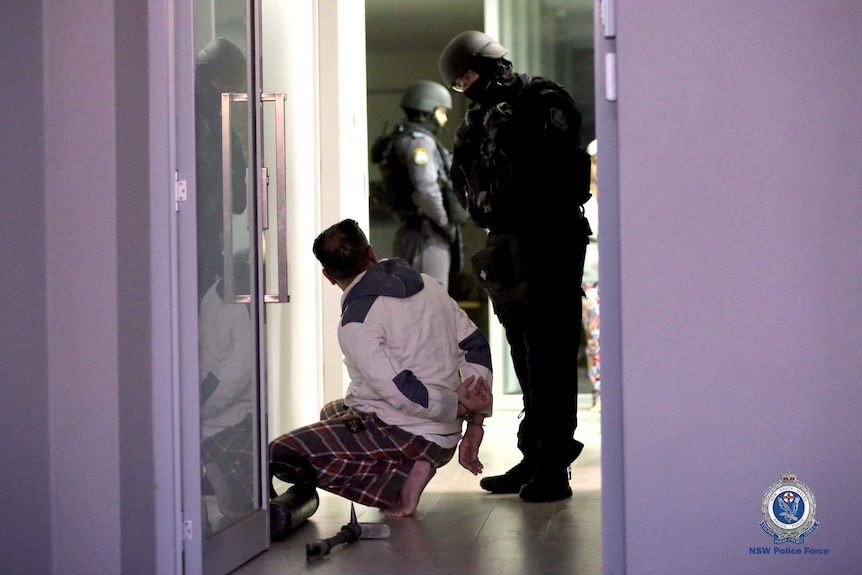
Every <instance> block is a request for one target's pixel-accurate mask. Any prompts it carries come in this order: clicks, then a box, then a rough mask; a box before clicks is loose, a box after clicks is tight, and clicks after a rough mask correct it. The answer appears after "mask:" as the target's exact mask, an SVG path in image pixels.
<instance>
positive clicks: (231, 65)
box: [196, 38, 246, 91]
mask: <svg viewBox="0 0 862 575" xmlns="http://www.w3.org/2000/svg"><path fill="white" fill-rule="evenodd" d="M196 66H197V71H198V74H199V77H200V78H202V79H204V80H207V81H209V80H210V79H212V78H215V77H216V76H218V77H221V78H223V79H224V80H226V81H227V82H229V83H230V85H231V87H232V88H233V89H234V90H236V91H242V90H244V89H245V85H246V78H245V72H246V65H245V55H243V53H242V50H240V49H239V47H238V46H237V45H236V44H234V43H233V42H231V41H230V40H228V39H227V38H216V39H215V40H213V41H212V42H210V43H209V44H207V45H206V46H204V48H203V50H201V51H200V52H198V57H197V60H196Z"/></svg>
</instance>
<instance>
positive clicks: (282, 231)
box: [260, 92, 290, 303]
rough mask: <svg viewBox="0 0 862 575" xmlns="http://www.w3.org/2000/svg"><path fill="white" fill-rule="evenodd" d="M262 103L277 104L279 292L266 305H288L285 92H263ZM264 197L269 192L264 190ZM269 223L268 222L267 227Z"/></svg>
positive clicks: (276, 174)
mask: <svg viewBox="0 0 862 575" xmlns="http://www.w3.org/2000/svg"><path fill="white" fill-rule="evenodd" d="M260 101H261V103H264V102H275V201H276V203H275V208H276V219H277V222H276V226H277V230H276V231H277V237H278V245H277V246H276V258H277V260H278V292H277V293H274V294H269V293H266V294H264V296H263V301H264V303H286V302H289V301H290V295H288V293H287V173H286V168H285V146H284V92H262V93H261V95H260ZM262 193H263V194H264V196H266V194H267V190H266V189H263V190H262ZM268 225H269V222H268V220H267V227H268Z"/></svg>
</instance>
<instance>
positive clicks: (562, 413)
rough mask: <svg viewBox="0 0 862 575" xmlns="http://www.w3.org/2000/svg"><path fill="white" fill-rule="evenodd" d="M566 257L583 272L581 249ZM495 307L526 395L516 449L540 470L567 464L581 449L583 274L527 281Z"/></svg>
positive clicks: (577, 270) (516, 373) (577, 273)
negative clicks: (518, 296) (522, 291)
mask: <svg viewBox="0 0 862 575" xmlns="http://www.w3.org/2000/svg"><path fill="white" fill-rule="evenodd" d="M583 249H584V250H585V249H586V245H584V248H583ZM567 256H570V259H568V261H567V263H566V267H567V268H569V269H570V270H571V269H574V270H575V275H577V276H580V275H581V273H582V272H583V261H584V260H583V258H584V253H583V251H582V252H581V253H580V254H578V253H573V254H567ZM579 258H580V263H579V262H578V259H579ZM550 272H551V270H548V273H550ZM495 311H496V313H497V316H498V317H499V319H500V322H501V323H502V324H503V327H504V328H505V331H506V339H507V340H508V342H509V346H510V348H511V355H512V361H513V365H514V369H515V375H516V376H517V377H518V382H519V384H520V386H521V391H522V393H523V399H524V414H523V419H522V420H521V424H520V426H519V428H518V449H519V450H520V451H521V452H522V453H523V454H524V459H525V460H526V461H527V462H529V463H531V464H532V465H535V466H536V467H537V468H538V469H549V470H554V469H557V468H564V467H566V466H568V465H569V464H570V463H571V462H572V461H574V459H575V458H576V457H577V455H578V454H579V453H580V449H581V444H580V442H578V441H576V440H575V439H574V437H573V436H574V432H575V429H576V428H577V425H578V420H577V408H578V374H577V359H576V358H577V356H578V349H579V347H580V340H581V290H580V277H578V278H577V283H575V281H566V282H565V283H564V282H563V281H562V278H560V277H559V276H557V277H555V278H553V279H552V280H551V281H542V282H541V285H540V284H539V283H538V282H529V283H528V287H527V292H526V297H525V298H524V299H522V300H519V301H512V302H507V303H504V304H495Z"/></svg>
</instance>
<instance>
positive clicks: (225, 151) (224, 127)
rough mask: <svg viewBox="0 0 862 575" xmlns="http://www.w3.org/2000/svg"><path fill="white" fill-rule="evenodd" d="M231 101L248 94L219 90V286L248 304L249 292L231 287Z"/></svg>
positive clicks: (230, 296)
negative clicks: (220, 222) (220, 235)
mask: <svg viewBox="0 0 862 575" xmlns="http://www.w3.org/2000/svg"><path fill="white" fill-rule="evenodd" d="M231 102H248V94H238V93H234V92H222V94H221V180H222V184H221V185H222V234H223V235H222V260H223V262H224V264H223V266H224V277H223V278H222V287H223V289H224V300H225V301H232V302H235V303H248V302H250V301H251V294H237V293H236V291H235V289H234V279H235V278H234V266H233V189H232V188H233V186H232V183H233V174H232V172H233V164H232V158H231V152H232V150H231V128H230V105H231ZM244 181H245V182H246V208H245V209H246V213H247V214H249V217H251V213H252V210H251V209H250V201H251V196H250V195H249V194H248V169H246V177H245V179H244Z"/></svg>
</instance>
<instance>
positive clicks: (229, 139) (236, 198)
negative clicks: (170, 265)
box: [195, 37, 259, 534]
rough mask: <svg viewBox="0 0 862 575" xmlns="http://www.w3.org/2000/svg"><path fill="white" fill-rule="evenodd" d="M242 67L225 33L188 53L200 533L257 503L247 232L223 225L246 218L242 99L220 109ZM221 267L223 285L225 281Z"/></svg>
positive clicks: (240, 89) (239, 84)
mask: <svg viewBox="0 0 862 575" xmlns="http://www.w3.org/2000/svg"><path fill="white" fill-rule="evenodd" d="M246 72H247V65H246V56H245V54H244V53H243V51H242V50H241V49H240V48H239V46H238V45H237V43H234V42H232V41H230V40H228V39H226V38H222V37H219V38H215V39H213V40H212V41H210V42H208V43H207V44H206V45H205V46H204V48H203V49H202V50H201V51H200V52H199V53H198V55H197V60H196V67H195V142H196V206H197V244H198V263H197V267H198V295H199V310H198V322H199V326H198V327H199V333H198V337H199V367H200V372H199V380H200V402H201V403H200V414H201V421H200V430H201V473H202V475H201V485H202V493H201V496H202V498H203V506H202V507H203V522H204V531H205V533H206V534H213V533H216V532H218V531H219V530H221V529H224V528H225V527H226V526H228V525H230V524H232V523H234V522H236V521H238V520H239V519H241V518H243V517H244V516H246V515H247V514H249V513H250V512H252V511H254V510H255V509H256V507H257V502H258V500H259V497H258V496H257V492H258V491H259V488H258V487H257V483H258V482H257V479H256V478H257V477H259V475H258V473H257V468H258V464H257V460H256V453H257V444H258V442H257V441H256V438H257V429H258V418H257V416H256V414H257V387H256V385H255V381H256V376H255V374H256V343H255V342H256V336H255V332H256V327H255V325H256V323H255V319H254V318H255V315H254V307H253V304H252V303H248V302H249V301H250V299H251V298H250V297H249V296H250V294H251V283H250V271H249V270H250V265H249V253H250V252H249V241H248V233H249V231H250V230H249V226H248V225H238V226H234V225H233V220H234V217H236V216H239V217H238V219H239V220H240V221H243V222H245V221H246V218H244V217H243V216H241V215H242V214H246V211H247V197H248V191H247V177H246V174H247V160H246V158H247V150H248V146H247V141H248V134H247V130H245V129H244V124H245V123H246V119H247V117H248V107H247V106H248V103H247V101H244V100H242V99H241V100H239V101H237V102H231V103H230V108H229V109H228V110H227V111H229V115H228V114H223V110H222V95H223V94H245V92H246V90H247V87H246V82H247V80H246V77H247V74H246ZM234 229H236V233H234V232H233V231H232V230H234ZM226 231H227V233H228V234H230V236H226V235H225V233H226ZM242 234H245V237H242ZM237 235H239V237H235V236H237ZM226 247H227V249H225V248H226ZM226 273H230V274H231V275H230V278H229V279H230V281H225V280H226V279H228V278H226ZM226 288H228V289H227V290H226ZM231 292H232V293H231ZM241 295H242V296H244V297H240V296H241ZM240 301H242V302H243V303H239V302H240Z"/></svg>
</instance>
